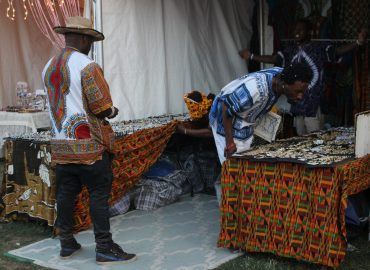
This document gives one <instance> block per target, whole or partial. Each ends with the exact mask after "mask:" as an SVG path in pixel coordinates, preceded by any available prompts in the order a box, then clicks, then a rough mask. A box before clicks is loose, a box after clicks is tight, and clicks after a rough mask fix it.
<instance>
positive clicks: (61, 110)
mask: <svg viewBox="0 0 370 270" xmlns="http://www.w3.org/2000/svg"><path fill="white" fill-rule="evenodd" d="M72 52H73V50H71V49H64V50H63V51H62V52H61V53H60V54H59V55H58V56H57V57H55V58H54V59H53V60H52V63H51V64H50V66H49V67H48V69H47V71H46V73H45V78H44V83H45V86H46V88H47V92H48V97H49V102H50V111H51V115H52V117H53V120H54V123H55V127H56V128H57V129H58V131H59V132H60V131H61V130H62V123H63V121H64V119H65V117H66V100H65V98H66V96H67V95H68V93H69V86H70V74H69V69H68V65H67V62H68V59H69V57H70V56H71V54H72Z"/></svg>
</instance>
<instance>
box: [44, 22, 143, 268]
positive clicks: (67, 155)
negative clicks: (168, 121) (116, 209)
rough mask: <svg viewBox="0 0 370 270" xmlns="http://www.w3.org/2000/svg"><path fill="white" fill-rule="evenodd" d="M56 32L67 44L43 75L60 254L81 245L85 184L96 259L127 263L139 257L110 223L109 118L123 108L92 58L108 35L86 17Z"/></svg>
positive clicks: (111, 141)
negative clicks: (77, 230) (77, 214)
mask: <svg viewBox="0 0 370 270" xmlns="http://www.w3.org/2000/svg"><path fill="white" fill-rule="evenodd" d="M54 31H55V32H56V33H59V34H63V35H65V41H66V47H65V48H64V49H63V50H62V51H61V52H60V53H59V54H58V55H56V56H55V57H53V58H52V59H50V60H49V62H48V63H47V64H46V66H45V68H44V70H43V73H42V76H43V80H44V85H45V89H46V91H47V94H48V95H47V96H48V102H49V106H50V118H51V122H52V134H53V137H52V140H51V154H52V160H53V162H55V163H56V182H57V209H58V211H57V220H56V227H57V228H58V229H59V231H60V234H59V235H60V243H61V251H60V257H61V258H63V259H66V258H69V257H71V256H72V255H74V254H75V253H76V252H78V251H79V250H80V249H81V245H80V244H79V243H77V241H76V239H75V238H74V236H73V234H72V227H73V210H74V206H75V198H76V196H77V195H78V194H79V193H80V191H81V187H82V186H83V185H85V186H86V187H87V189H88V191H89V194H90V214H91V217H92V222H93V225H94V234H95V242H96V262H97V263H98V264H102V265H111V264H122V263H128V262H131V261H134V260H135V259H136V255H135V254H128V253H126V252H124V251H123V250H122V248H121V247H120V246H119V245H117V244H116V243H114V242H113V240H112V234H111V233H110V223H109V205H108V198H109V194H110V192H111V188H112V178H113V174H112V170H111V161H112V157H113V144H114V132H113V130H112V127H111V126H110V124H109V122H108V121H107V120H106V119H107V118H108V119H112V118H114V117H115V116H116V115H117V114H118V109H117V108H116V107H114V106H113V103H112V98H111V95H110V92H109V86H108V84H107V82H106V80H105V79H104V75H103V71H102V69H101V68H100V66H99V65H98V64H96V63H95V62H94V61H93V60H92V59H90V58H89V57H88V56H87V55H88V53H89V51H90V49H91V45H92V43H93V42H94V41H100V40H103V39H104V35H103V34H102V33H100V32H98V31H96V30H94V29H93V27H92V23H91V21H90V20H89V19H86V18H82V17H70V18H68V19H67V21H66V26H58V27H55V28H54Z"/></svg>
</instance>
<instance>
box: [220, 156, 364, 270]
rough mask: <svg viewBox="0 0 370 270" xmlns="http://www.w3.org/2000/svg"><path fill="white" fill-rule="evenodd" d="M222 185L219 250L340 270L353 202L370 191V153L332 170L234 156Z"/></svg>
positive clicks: (226, 167)
mask: <svg viewBox="0 0 370 270" xmlns="http://www.w3.org/2000/svg"><path fill="white" fill-rule="evenodd" d="M221 185H222V206H221V232H220V235H219V240H218V246H219V247H227V248H237V249H239V248H240V249H243V250H245V251H247V252H270V253H273V254H276V255H279V256H285V257H290V258H295V259H298V260H304V261H308V262H311V263H317V264H322V265H326V266H330V267H338V266H339V265H340V263H341V262H342V261H343V259H344V256H345V253H346V246H347V243H346V227H345V209H346V207H347V198H348V196H349V195H352V194H355V193H358V192H360V191H362V190H364V189H366V188H369V187H370V155H367V156H365V157H363V158H361V159H356V160H355V159H354V158H353V159H352V160H348V159H347V158H346V161H345V162H340V163H337V164H332V163H330V166H329V165H328V166H326V167H325V166H318V167H312V166H307V164H304V163H301V162H293V161H290V162H288V161H275V162H273V161H272V159H271V157H269V161H267V159H266V160H264V159H261V160H258V159H253V160H250V159H248V158H247V159H246V158H245V157H244V158H241V157H233V158H231V159H229V160H227V161H226V162H225V163H224V164H223V168H222V180H221Z"/></svg>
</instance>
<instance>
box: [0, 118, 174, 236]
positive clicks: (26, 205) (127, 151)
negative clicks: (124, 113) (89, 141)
mask: <svg viewBox="0 0 370 270" xmlns="http://www.w3.org/2000/svg"><path fill="white" fill-rule="evenodd" d="M175 129H176V121H171V122H169V123H168V124H164V123H162V124H161V126H158V127H152V128H149V129H143V130H140V131H137V132H135V133H131V134H129V135H126V136H124V137H120V138H118V139H117V140H116V144H115V152H116V157H115V159H114V160H113V164H112V167H113V168H112V169H113V173H114V179H113V183H112V193H111V197H110V205H114V204H115V203H116V202H118V201H119V200H120V199H121V198H122V197H123V196H124V195H125V194H126V193H127V192H128V190H130V189H131V188H132V187H133V186H134V185H135V184H136V183H137V182H138V180H139V178H140V176H141V175H142V174H143V173H144V172H145V171H146V170H147V169H148V168H149V167H150V166H151V165H153V164H154V163H155V161H156V160H157V159H158V158H159V156H160V155H161V153H162V152H163V150H164V148H165V147H166V145H167V142H168V140H169V139H170V137H171V136H172V134H173V133H174V132H175ZM5 146H6V149H5V150H6V156H5V166H6V167H5V168H6V171H7V173H6V174H5V181H4V183H6V187H7V189H6V191H5V194H2V198H3V201H4V204H5V209H4V210H3V211H2V212H1V213H0V216H2V217H8V218H9V217H10V216H11V214H12V213H25V214H28V215H29V216H32V217H36V218H40V219H42V220H46V221H47V223H48V225H49V226H53V225H54V221H55V218H56V209H55V184H56V183H55V172H54V167H53V166H52V164H51V155H50V144H49V142H48V141H44V142H35V141H30V140H7V141H6V142H5ZM15 162H17V164H15ZM30 162H35V164H30ZM18 163H19V164H18ZM38 164H39V165H38ZM11 179H17V181H14V180H11ZM18 179H19V180H18ZM90 224H91V219H90V216H89V200H88V192H87V189H86V188H84V189H83V190H82V192H81V193H80V194H79V195H78V197H77V200H76V208H75V226H74V230H75V231H76V232H77V231H81V230H84V229H87V228H88V227H89V225H90Z"/></svg>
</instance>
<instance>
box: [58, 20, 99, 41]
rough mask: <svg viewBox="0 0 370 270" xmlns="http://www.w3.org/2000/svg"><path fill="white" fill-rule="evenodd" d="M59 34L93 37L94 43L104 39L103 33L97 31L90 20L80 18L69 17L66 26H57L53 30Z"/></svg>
mask: <svg viewBox="0 0 370 270" xmlns="http://www.w3.org/2000/svg"><path fill="white" fill-rule="evenodd" d="M53 29H54V31H55V32H56V33H58V34H63V35H64V34H67V33H76V34H80V35H86V36H91V37H93V39H94V41H100V40H103V39H104V35H103V33H100V32H99V31H96V30H95V29H94V28H93V24H92V22H91V21H90V19H87V18H83V17H80V16H75V17H69V18H67V20H66V26H56V27H54V28H53Z"/></svg>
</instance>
